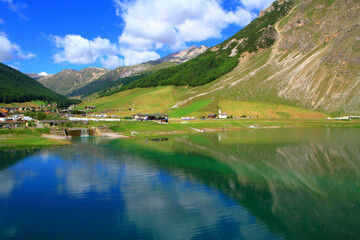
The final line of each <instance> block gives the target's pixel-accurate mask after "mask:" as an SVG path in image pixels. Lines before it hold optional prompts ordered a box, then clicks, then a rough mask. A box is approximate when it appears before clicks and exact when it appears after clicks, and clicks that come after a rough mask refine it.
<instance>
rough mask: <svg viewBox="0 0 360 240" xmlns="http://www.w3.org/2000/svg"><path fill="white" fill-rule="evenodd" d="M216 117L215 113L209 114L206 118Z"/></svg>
mask: <svg viewBox="0 0 360 240" xmlns="http://www.w3.org/2000/svg"><path fill="white" fill-rule="evenodd" d="M215 118H217V114H209V115H208V119H215Z"/></svg>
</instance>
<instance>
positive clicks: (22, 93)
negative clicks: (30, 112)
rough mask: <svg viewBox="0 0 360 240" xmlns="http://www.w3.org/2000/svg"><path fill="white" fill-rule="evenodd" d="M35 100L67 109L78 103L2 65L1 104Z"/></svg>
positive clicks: (0, 71) (0, 65) (0, 75)
mask: <svg viewBox="0 0 360 240" xmlns="http://www.w3.org/2000/svg"><path fill="white" fill-rule="evenodd" d="M34 100H42V101H45V102H49V103H50V102H56V103H57V105H58V107H67V106H69V105H71V104H73V103H76V102H78V101H77V100H71V99H68V98H67V97H65V96H62V95H60V94H58V93H55V92H53V91H51V90H50V89H47V88H45V87H44V86H43V85H41V84H40V83H39V82H37V81H35V80H34V79H32V78H31V77H29V76H27V75H25V74H23V73H21V72H19V71H18V70H16V69H13V68H11V67H9V66H7V65H5V64H2V63H0V102H2V103H12V102H30V101H34Z"/></svg>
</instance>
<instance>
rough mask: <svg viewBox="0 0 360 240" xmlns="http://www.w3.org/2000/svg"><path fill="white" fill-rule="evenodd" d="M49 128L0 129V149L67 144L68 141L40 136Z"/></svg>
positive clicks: (47, 132) (48, 131)
mask: <svg viewBox="0 0 360 240" xmlns="http://www.w3.org/2000/svg"><path fill="white" fill-rule="evenodd" d="M43 134H50V129H49V128H39V129H36V128H31V129H30V128H18V129H0V151H3V150H11V149H14V150H15V149H30V148H44V147H53V146H59V145H65V144H69V143H70V142H69V141H65V140H59V139H50V138H45V137H42V135H43Z"/></svg>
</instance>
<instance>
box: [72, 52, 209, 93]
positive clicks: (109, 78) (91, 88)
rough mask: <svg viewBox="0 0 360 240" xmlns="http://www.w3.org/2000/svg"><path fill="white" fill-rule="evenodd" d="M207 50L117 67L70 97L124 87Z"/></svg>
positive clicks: (171, 55)
mask: <svg viewBox="0 0 360 240" xmlns="http://www.w3.org/2000/svg"><path fill="white" fill-rule="evenodd" d="M207 49H208V48H207V47H205V46H200V47H195V46H192V47H190V48H188V49H185V50H182V51H180V52H177V53H173V54H170V55H167V56H165V57H163V58H160V59H158V60H155V61H149V62H145V63H141V64H137V65H132V66H125V67H118V68H116V69H114V70H112V71H110V72H108V73H107V74H104V75H103V76H101V77H99V78H98V79H97V80H96V81H93V82H91V83H90V84H87V85H86V86H84V87H82V88H80V89H78V90H77V91H74V92H73V93H72V94H70V95H71V96H87V95H90V94H93V93H96V92H100V91H101V92H104V91H107V90H110V89H113V88H116V86H124V85H127V84H129V83H131V82H132V81H135V80H137V79H138V78H141V77H142V76H145V75H148V74H151V73H154V72H157V71H159V70H162V69H166V68H169V67H172V66H176V65H178V64H180V63H184V62H187V61H189V60H191V59H192V58H195V57H197V56H199V55H200V54H202V53H204V52H205V51H206V50H207ZM129 79H130V81H129Z"/></svg>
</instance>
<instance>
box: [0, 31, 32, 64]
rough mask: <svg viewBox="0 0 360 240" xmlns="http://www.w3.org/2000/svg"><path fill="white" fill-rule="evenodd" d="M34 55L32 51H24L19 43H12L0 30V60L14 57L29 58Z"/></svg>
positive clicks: (4, 60)
mask: <svg viewBox="0 0 360 240" xmlns="http://www.w3.org/2000/svg"><path fill="white" fill-rule="evenodd" d="M34 57H36V56H35V54H33V53H24V52H23V51H22V50H21V48H20V47H19V45H17V44H16V43H12V42H11V41H10V40H9V39H8V38H7V36H6V34H5V33H3V32H0V62H6V61H11V60H14V59H21V60H24V59H29V58H34Z"/></svg>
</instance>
